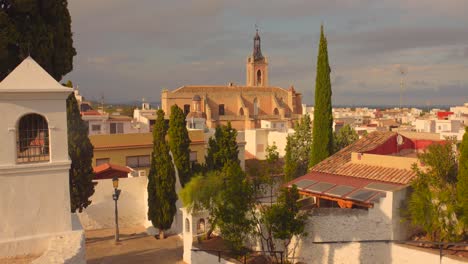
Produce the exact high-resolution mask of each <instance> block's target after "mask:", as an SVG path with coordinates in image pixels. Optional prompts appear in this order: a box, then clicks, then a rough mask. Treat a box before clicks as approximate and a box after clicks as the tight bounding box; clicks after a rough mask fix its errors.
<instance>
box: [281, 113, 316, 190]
mask: <svg viewBox="0 0 468 264" xmlns="http://www.w3.org/2000/svg"><path fill="white" fill-rule="evenodd" d="M311 123H312V122H311V120H310V117H309V115H308V114H306V115H303V116H302V118H301V120H300V122H298V123H297V124H296V125H295V127H294V130H295V132H294V134H292V135H289V136H288V137H287V142H286V149H285V150H286V154H285V157H284V161H285V165H284V175H285V180H286V181H289V180H292V179H295V178H297V177H299V176H302V175H304V174H306V173H307V168H308V165H309V159H310V156H311V153H312V152H311V149H312V131H311Z"/></svg>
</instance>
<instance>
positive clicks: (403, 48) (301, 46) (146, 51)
mask: <svg viewBox="0 0 468 264" xmlns="http://www.w3.org/2000/svg"><path fill="white" fill-rule="evenodd" d="M68 2H69V9H70V12H71V15H72V21H73V22H72V30H73V32H74V45H75V48H76V49H77V52H78V55H77V56H76V57H75V59H74V70H73V72H71V73H70V74H68V75H67V76H66V77H65V79H71V80H73V82H74V83H76V84H78V85H79V87H80V90H81V93H82V94H83V95H84V96H85V97H86V98H88V99H98V98H100V96H101V95H104V97H105V100H106V101H108V102H124V101H137V100H141V98H143V97H145V98H146V99H147V100H150V101H159V100H160V92H161V90H162V89H170V90H172V89H175V88H177V87H180V86H182V85H196V84H207V85H209V84H227V83H228V82H234V83H238V84H243V83H245V60H246V57H247V56H248V55H249V54H250V53H251V52H252V41H253V40H252V38H253V35H254V34H255V26H254V25H255V24H258V25H259V28H260V35H261V37H262V52H263V54H264V55H266V56H268V57H269V60H270V66H269V67H270V68H269V74H270V84H271V85H274V86H281V87H284V88H287V87H289V86H290V85H294V87H295V88H296V90H298V91H300V92H302V93H303V95H304V100H303V101H304V103H307V104H313V102H314V96H313V94H314V89H315V67H316V63H317V62H316V59H317V49H318V41H319V34H320V24H321V23H323V24H324V26H325V34H326V36H327V39H328V51H329V59H330V64H331V68H332V90H333V102H334V104H345V105H365V104H373V105H375V104H385V105H398V103H399V98H400V79H401V77H400V70H401V69H404V70H405V72H407V73H406V75H405V78H404V79H405V91H404V94H403V103H406V104H413V105H415V104H416V105H427V104H432V105H437V104H462V103H463V102H467V101H468V16H467V15H466V10H468V1H466V0H444V1H442V0H287V1H285V0H262V1H260V0H258V1H257V0H236V1H232V0H231V1H229V0H194V1H186V0H99V1H96V0H69V1H68Z"/></svg>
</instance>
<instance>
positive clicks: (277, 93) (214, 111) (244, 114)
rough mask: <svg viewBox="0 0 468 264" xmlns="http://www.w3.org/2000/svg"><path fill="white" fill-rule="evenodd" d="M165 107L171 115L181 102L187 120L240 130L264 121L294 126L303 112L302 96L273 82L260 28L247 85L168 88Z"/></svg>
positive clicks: (247, 76) (163, 98)
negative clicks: (271, 84)
mask: <svg viewBox="0 0 468 264" xmlns="http://www.w3.org/2000/svg"><path fill="white" fill-rule="evenodd" d="M161 104H162V109H163V110H164V112H165V113H166V114H167V115H170V108H171V106H172V105H174V104H177V105H178V106H179V107H181V108H182V109H183V110H184V112H185V113H186V114H187V119H188V120H189V119H190V118H196V119H205V120H206V126H207V127H208V128H215V127H216V126H218V125H226V124H227V123H228V122H231V125H232V126H233V127H234V128H235V129H237V130H245V129H254V128H260V121H261V120H268V121H287V123H288V124H289V126H290V127H292V125H293V122H294V121H295V120H298V119H299V118H300V116H301V114H302V95H301V94H300V93H297V92H296V91H295V90H294V87H293V86H291V87H290V88H289V89H284V88H281V87H275V86H270V85H269V79H268V59H267V58H266V57H264V56H263V55H262V52H261V45H260V36H259V34H258V31H257V33H256V35H255V37H254V48H253V52H252V55H250V56H249V57H248V58H247V62H246V84H245V85H242V86H239V85H234V84H232V83H230V84H228V85H227V86H222V85H219V86H212V85H186V86H182V87H180V88H178V89H175V90H172V91H168V90H164V91H163V92H162V95H161Z"/></svg>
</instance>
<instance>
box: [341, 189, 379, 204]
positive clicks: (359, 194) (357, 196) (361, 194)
mask: <svg viewBox="0 0 468 264" xmlns="http://www.w3.org/2000/svg"><path fill="white" fill-rule="evenodd" d="M376 193H377V192H375V191H371V190H365V189H361V190H358V191H356V192H353V193H351V195H348V196H347V198H349V199H352V200H356V201H360V202H364V201H367V200H369V198H371V197H372V196H373V195H374V194H376Z"/></svg>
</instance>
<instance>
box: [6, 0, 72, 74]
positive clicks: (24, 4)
mask: <svg viewBox="0 0 468 264" xmlns="http://www.w3.org/2000/svg"><path fill="white" fill-rule="evenodd" d="M67 5H68V3H67V1H66V0H62V1H18V0H0V80H2V79H3V78H5V77H6V75H8V73H9V72H10V71H11V70H13V69H14V68H15V67H16V66H18V64H19V63H20V62H21V61H22V60H23V59H24V58H26V57H27V56H28V55H30V56H31V57H33V58H34V60H35V61H37V62H38V63H39V64H40V65H41V66H42V67H43V68H44V69H45V70H46V71H47V72H48V73H49V74H50V75H51V76H53V77H54V78H55V79H56V80H57V81H59V80H60V79H62V76H64V75H65V74H67V73H68V72H70V71H71V70H72V69H73V57H74V56H75V55H76V51H75V48H74V47H73V39H72V32H71V17H70V13H69V11H68V7H67Z"/></svg>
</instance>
